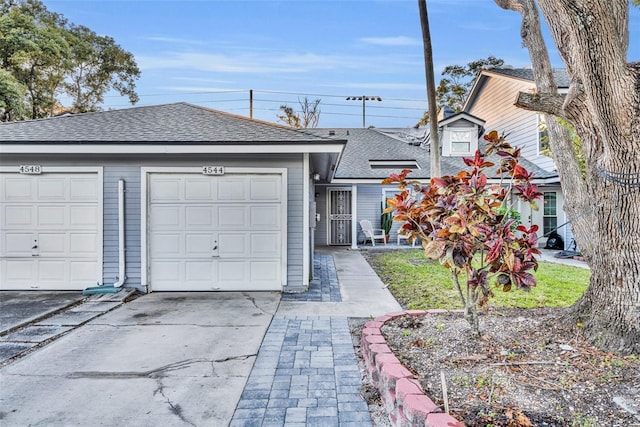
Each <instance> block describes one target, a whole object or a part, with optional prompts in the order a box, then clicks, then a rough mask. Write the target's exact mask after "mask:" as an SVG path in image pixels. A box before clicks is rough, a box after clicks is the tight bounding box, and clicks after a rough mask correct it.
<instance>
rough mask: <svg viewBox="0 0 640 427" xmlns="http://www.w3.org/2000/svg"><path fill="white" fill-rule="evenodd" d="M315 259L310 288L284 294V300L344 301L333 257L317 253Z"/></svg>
mask: <svg viewBox="0 0 640 427" xmlns="http://www.w3.org/2000/svg"><path fill="white" fill-rule="evenodd" d="M313 261H314V262H313V277H314V279H313V280H312V281H311V282H309V290H308V291H307V292H301V293H297V294H282V301H318V302H319V301H323V302H326V301H331V302H340V301H342V297H341V296H340V284H339V283H338V275H337V274H336V266H335V264H334V263H333V257H332V256H331V255H327V254H316V255H315V256H314V258H313Z"/></svg>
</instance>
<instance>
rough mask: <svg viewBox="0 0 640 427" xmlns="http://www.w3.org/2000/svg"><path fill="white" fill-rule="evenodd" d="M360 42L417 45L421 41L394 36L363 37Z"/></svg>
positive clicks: (384, 44) (385, 44) (380, 44)
mask: <svg viewBox="0 0 640 427" xmlns="http://www.w3.org/2000/svg"><path fill="white" fill-rule="evenodd" d="M360 41H361V42H363V43H367V44H373V45H378V46H419V45H420V44H421V43H422V42H421V41H420V40H418V39H414V38H412V37H406V36H395V37H363V38H361V39H360Z"/></svg>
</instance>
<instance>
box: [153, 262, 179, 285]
mask: <svg viewBox="0 0 640 427" xmlns="http://www.w3.org/2000/svg"><path fill="white" fill-rule="evenodd" d="M180 264H181V262H180V261H169V260H161V261H154V262H152V263H151V270H152V271H153V281H154V285H155V284H156V283H163V282H167V281H169V282H178V281H179V280H180V276H181V273H182V270H183V268H182V266H181V265H180Z"/></svg>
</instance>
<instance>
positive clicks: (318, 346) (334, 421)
mask: <svg viewBox="0 0 640 427" xmlns="http://www.w3.org/2000/svg"><path fill="white" fill-rule="evenodd" d="M315 261H316V262H315V267H316V271H318V268H319V269H320V271H321V273H320V279H321V280H320V282H321V283H323V284H331V283H333V282H335V287H338V292H337V294H338V296H339V295H340V293H339V285H338V279H337V275H336V272H335V266H334V263H333V258H332V257H331V256H330V255H322V254H318V255H316V257H315ZM334 293H335V291H332V292H330V294H331V295H332V296H333V295H334ZM325 295H327V294H326V293H324V292H323V293H322V299H321V300H316V301H333V300H332V299H329V300H326V299H324V298H325ZM314 298H315V297H314ZM283 299H284V296H283ZM295 301H310V300H308V299H302V298H301V299H299V300H295ZM311 301H313V300H311ZM361 385H362V381H361V374H360V370H359V367H358V361H357V360H356V356H355V352H354V349H353V343H352V341H351V333H350V331H349V324H348V321H347V317H343V316H283V315H276V316H275V317H274V318H273V321H272V322H271V325H270V326H269V329H268V330H267V333H266V335H265V337H264V340H263V341H262V345H261V347H260V351H259V353H258V356H257V358H256V361H255V364H254V366H253V370H252V371H251V374H250V376H249V378H248V380H247V384H246V386H245V388H244V391H243V393H242V396H241V398H240V402H239V403H238V407H237V409H236V411H235V413H234V416H233V419H232V421H231V424H230V426H232V427H239V426H243V427H248V426H262V427H266V426H285V427H303V426H322V427H332V426H344V427H351V426H352V427H356V426H357V427H367V426H371V425H372V423H371V416H370V414H369V410H368V408H367V404H366V403H365V402H364V400H363V399H362V397H361V396H360V386H361Z"/></svg>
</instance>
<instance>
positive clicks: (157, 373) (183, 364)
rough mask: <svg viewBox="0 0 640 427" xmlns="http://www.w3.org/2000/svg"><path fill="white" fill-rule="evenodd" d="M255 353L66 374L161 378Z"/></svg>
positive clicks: (251, 355) (116, 377)
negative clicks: (137, 368) (196, 365)
mask: <svg viewBox="0 0 640 427" xmlns="http://www.w3.org/2000/svg"><path fill="white" fill-rule="evenodd" d="M256 356H257V353H251V354H240V355H237V356H229V357H225V358H223V359H214V360H209V359H187V360H182V361H179V362H174V363H170V364H168V365H164V366H161V367H159V368H156V369H150V370H148V371H123V372H106V371H77V372H71V373H69V374H68V375H67V378H71V379H75V378H105V379H127V378H162V377H164V376H165V374H166V373H167V372H171V371H177V370H180V369H185V368H188V367H189V366H190V365H192V364H194V363H211V364H212V366H213V364H214V363H224V362H230V361H233V360H247V359H249V358H250V357H256Z"/></svg>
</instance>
